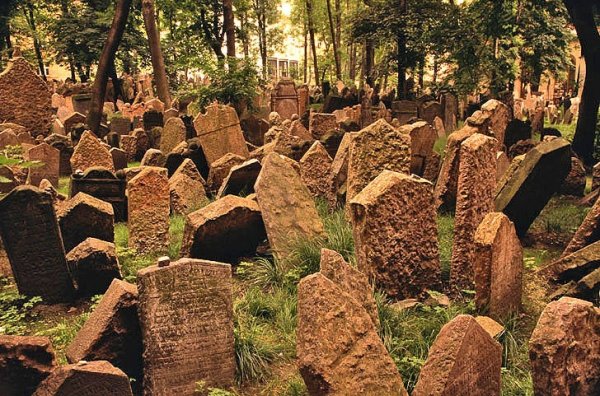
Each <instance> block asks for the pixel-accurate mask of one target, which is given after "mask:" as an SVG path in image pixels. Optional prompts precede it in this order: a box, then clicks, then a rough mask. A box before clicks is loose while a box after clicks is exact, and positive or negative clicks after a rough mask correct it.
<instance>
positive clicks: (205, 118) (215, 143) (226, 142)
mask: <svg viewBox="0 0 600 396" xmlns="http://www.w3.org/2000/svg"><path fill="white" fill-rule="evenodd" d="M194 127H195V128H196V132H197V133H198V141H199V143H200V145H201V146H202V150H203V151H204V155H205V156H206V160H207V161H208V163H209V164H212V163H213V162H215V161H216V160H218V159H219V158H221V157H222V156H224V155H225V154H227V153H232V154H236V155H239V156H241V157H243V158H248V155H249V153H248V147H247V146H246V141H245V140H244V135H243V134H242V129H241V128H240V120H239V119H238V116H237V113H236V112H235V109H234V108H233V107H229V106H224V105H219V104H212V105H210V106H208V107H207V108H206V113H204V114H202V113H200V114H198V116H197V117H196V118H195V119H194Z"/></svg>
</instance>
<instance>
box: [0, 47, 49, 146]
mask: <svg viewBox="0 0 600 396" xmlns="http://www.w3.org/2000/svg"><path fill="white" fill-rule="evenodd" d="M0 103H2V106H0V120H2V122H12V123H16V124H19V125H22V126H23V127H25V128H26V130H27V132H29V133H31V135H32V136H34V137H35V136H38V135H42V136H46V135H48V133H49V131H50V126H51V124H52V113H53V112H52V94H51V92H50V90H49V89H48V86H47V85H46V83H45V82H44V80H42V79H41V78H40V77H39V76H38V75H37V74H36V73H35V71H34V70H33V68H32V67H31V65H30V64H29V63H28V62H27V61H26V60H25V59H24V58H21V57H15V58H13V59H11V60H10V61H9V62H8V66H7V67H6V69H5V70H4V71H3V72H2V73H0Z"/></svg>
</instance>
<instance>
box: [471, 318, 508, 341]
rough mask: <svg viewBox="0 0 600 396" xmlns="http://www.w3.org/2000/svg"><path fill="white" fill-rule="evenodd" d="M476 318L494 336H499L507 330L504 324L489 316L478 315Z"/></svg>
mask: <svg viewBox="0 0 600 396" xmlns="http://www.w3.org/2000/svg"><path fill="white" fill-rule="evenodd" d="M475 320H476V321H477V323H479V325H480V326H481V327H483V329H484V330H485V331H487V333H488V334H489V335H490V336H491V337H492V338H496V337H498V336H499V335H500V334H502V332H503V331H504V330H505V329H504V326H502V325H501V324H500V323H498V322H496V321H495V320H494V319H492V318H490V317H489V316H476V317H475Z"/></svg>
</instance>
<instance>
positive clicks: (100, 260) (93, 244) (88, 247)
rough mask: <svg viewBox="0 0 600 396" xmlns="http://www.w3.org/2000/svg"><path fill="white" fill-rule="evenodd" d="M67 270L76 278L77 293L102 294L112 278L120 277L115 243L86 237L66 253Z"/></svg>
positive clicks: (86, 294)
mask: <svg viewBox="0 0 600 396" xmlns="http://www.w3.org/2000/svg"><path fill="white" fill-rule="evenodd" d="M67 264H68V266H69V270H70V271H71V274H72V275H73V278H74V279H75V280H76V283H77V288H78V292H79V294H82V295H84V296H95V295H97V294H103V293H105V292H106V289H108V287H109V286H110V284H111V282H112V281H113V279H121V268H120V266H119V259H118V258H117V253H116V251H115V245H114V244H113V243H110V242H106V241H102V240H100V239H96V238H87V239H86V240H85V241H83V242H81V243H80V244H79V245H77V246H75V247H74V248H73V249H72V250H71V251H70V252H69V253H68V254H67Z"/></svg>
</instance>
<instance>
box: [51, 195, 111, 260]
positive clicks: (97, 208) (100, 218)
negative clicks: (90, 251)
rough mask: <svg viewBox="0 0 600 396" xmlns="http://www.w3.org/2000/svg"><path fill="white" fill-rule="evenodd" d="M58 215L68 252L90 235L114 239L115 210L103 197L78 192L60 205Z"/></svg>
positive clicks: (102, 238) (108, 239)
mask: <svg viewBox="0 0 600 396" xmlns="http://www.w3.org/2000/svg"><path fill="white" fill-rule="evenodd" d="M57 217H58V225H59V226H60V230H61V234H62V238H63V243H64V246H65V251H67V252H69V251H70V250H71V249H73V248H74V247H75V246H77V245H79V244H80V243H81V242H83V241H84V240H86V239H87V238H89V237H93V238H98V239H101V240H103V241H107V242H113V241H114V218H115V216H114V210H113V207H112V206H111V205H110V203H108V202H105V201H103V200H101V199H98V198H95V197H93V196H91V195H88V194H86V193H84V192H79V193H76V195H75V196H74V197H73V198H71V199H69V200H68V201H66V202H65V203H64V204H63V205H61V206H60V209H59V211H58V213H57Z"/></svg>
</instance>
